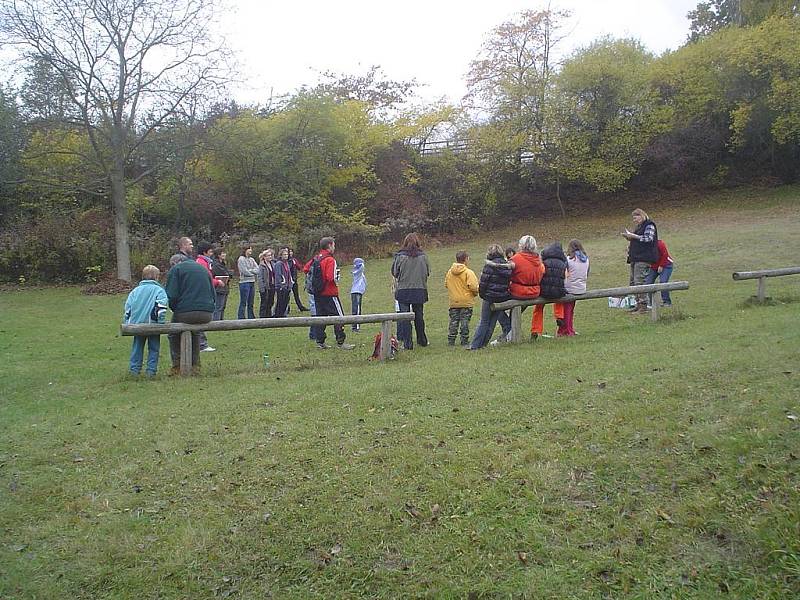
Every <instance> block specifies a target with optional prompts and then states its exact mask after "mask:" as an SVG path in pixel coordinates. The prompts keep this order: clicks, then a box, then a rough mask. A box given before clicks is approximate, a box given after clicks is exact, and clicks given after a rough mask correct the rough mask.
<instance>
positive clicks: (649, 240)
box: [620, 208, 658, 314]
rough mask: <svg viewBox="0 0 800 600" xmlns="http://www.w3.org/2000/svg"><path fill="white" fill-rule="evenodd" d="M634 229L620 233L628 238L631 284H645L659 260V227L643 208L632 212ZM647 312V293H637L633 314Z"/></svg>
mask: <svg viewBox="0 0 800 600" xmlns="http://www.w3.org/2000/svg"><path fill="white" fill-rule="evenodd" d="M631 218H632V219H633V224H634V229H633V231H628V230H627V229H626V230H625V231H623V232H622V233H621V234H620V235H622V237H624V238H625V239H626V240H628V241H629V242H630V243H629V244H628V264H630V266H631V280H630V281H631V285H644V283H645V279H646V278H647V274H648V273H649V272H650V265H651V264H652V263H655V262H658V229H657V228H656V224H655V223H653V221H652V220H651V219H650V217H648V216H647V213H646V212H644V211H643V210H642V209H641V208H637V209H635V210H634V211H633V212H632V213H631ZM646 312H647V294H636V307H635V308H634V309H633V310H632V311H631V313H633V314H637V313H646Z"/></svg>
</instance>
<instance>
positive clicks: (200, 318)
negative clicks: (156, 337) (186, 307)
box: [167, 310, 214, 367]
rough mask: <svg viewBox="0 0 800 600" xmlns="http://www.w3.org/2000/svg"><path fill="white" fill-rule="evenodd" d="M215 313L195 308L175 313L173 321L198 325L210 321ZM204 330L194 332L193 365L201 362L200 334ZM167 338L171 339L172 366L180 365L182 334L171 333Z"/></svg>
mask: <svg viewBox="0 0 800 600" xmlns="http://www.w3.org/2000/svg"><path fill="white" fill-rule="evenodd" d="M213 315H214V313H210V312H205V311H202V310H193V311H190V312H183V313H173V315H172V322H173V323H189V324H190V325H197V324H200V323H210V322H211V317H212V316H213ZM201 333H203V332H202V331H193V332H192V366H193V367H196V366H197V365H199V364H200V334H201ZM167 338H168V339H169V354H170V358H172V366H173V367H178V366H180V364H181V334H180V333H170V334H169V335H168V336H167Z"/></svg>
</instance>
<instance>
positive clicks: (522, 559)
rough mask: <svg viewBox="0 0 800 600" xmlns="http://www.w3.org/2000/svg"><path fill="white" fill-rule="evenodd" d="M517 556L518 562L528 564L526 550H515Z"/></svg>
mask: <svg viewBox="0 0 800 600" xmlns="http://www.w3.org/2000/svg"><path fill="white" fill-rule="evenodd" d="M517 558H518V559H519V562H521V563H522V564H523V565H527V564H528V553H527V552H522V551H521V550H517Z"/></svg>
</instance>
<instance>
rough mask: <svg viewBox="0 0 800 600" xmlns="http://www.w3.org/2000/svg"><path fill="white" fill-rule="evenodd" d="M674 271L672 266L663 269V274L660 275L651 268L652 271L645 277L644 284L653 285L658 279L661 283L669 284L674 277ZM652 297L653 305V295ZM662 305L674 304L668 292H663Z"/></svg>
mask: <svg viewBox="0 0 800 600" xmlns="http://www.w3.org/2000/svg"><path fill="white" fill-rule="evenodd" d="M672 269H673V267H672V265H670V266H669V267H664V268H663V269H661V273H659V272H658V271H656V270H655V269H653V268H652V267H650V270H649V271H648V272H647V275H645V277H644V282H645V283H646V284H651V283H655V282H656V279H658V282H659V283H667V282H668V281H669V278H670V277H672ZM650 296H651V300H650V302H651V304H652V294H650ZM661 304H666V305H667V306H669V305H670V304H672V300H671V299H670V297H669V292H668V291H663V292H661Z"/></svg>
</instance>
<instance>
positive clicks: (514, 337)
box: [510, 306, 522, 344]
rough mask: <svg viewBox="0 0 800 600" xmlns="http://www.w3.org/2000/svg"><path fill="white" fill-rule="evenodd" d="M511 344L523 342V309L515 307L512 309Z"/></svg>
mask: <svg viewBox="0 0 800 600" xmlns="http://www.w3.org/2000/svg"><path fill="white" fill-rule="evenodd" d="M510 341H511V343H512V344H519V343H520V342H521V341H522V307H521V306H515V307H514V308H512V309H511V340H510Z"/></svg>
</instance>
